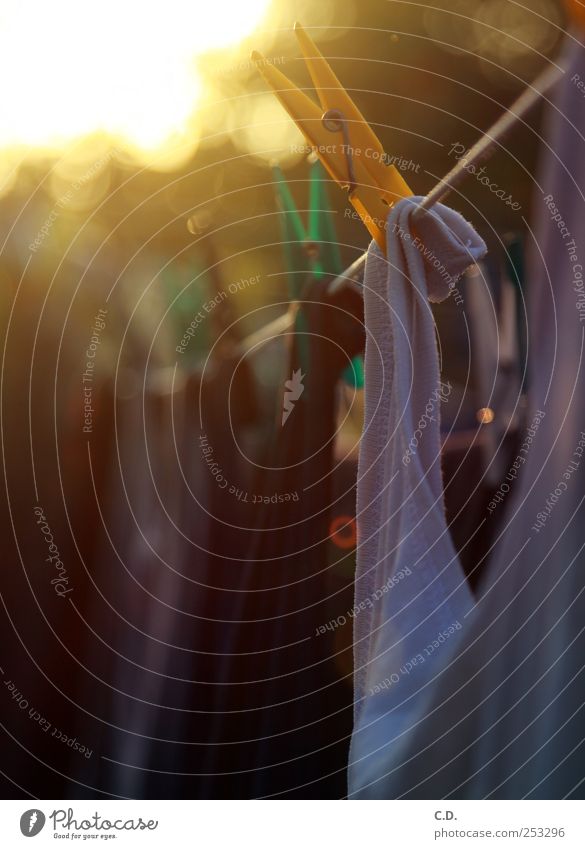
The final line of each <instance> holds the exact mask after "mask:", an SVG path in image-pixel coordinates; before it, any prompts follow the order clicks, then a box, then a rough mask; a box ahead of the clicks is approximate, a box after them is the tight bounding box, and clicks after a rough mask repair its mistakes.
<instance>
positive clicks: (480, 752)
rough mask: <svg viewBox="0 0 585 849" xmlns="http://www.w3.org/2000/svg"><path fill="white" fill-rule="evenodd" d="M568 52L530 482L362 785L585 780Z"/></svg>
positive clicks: (545, 258) (579, 111) (534, 256)
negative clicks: (453, 634) (458, 624)
mask: <svg viewBox="0 0 585 849" xmlns="http://www.w3.org/2000/svg"><path fill="white" fill-rule="evenodd" d="M564 59H566V60H568V61H567V62H566V63H565V62H563V63H562V65H563V67H566V68H567V72H566V74H565V76H564V80H563V82H562V83H560V84H559V87H558V88H557V89H556V90H555V93H554V104H553V106H552V108H551V110H550V115H549V119H548V125H547V126H546V128H545V131H544V137H545V139H546V142H545V145H546V147H545V150H546V155H545V161H544V164H543V167H542V169H541V170H542V173H541V174H540V175H539V178H538V180H537V181H536V186H537V189H536V192H535V210H536V214H537V223H536V227H535V233H534V242H533V245H532V251H531V260H530V281H531V298H530V301H529V329H530V339H531V340H534V343H533V344H530V346H529V373H530V395H529V400H530V407H529V413H528V416H527V423H528V427H527V428H526V429H525V431H524V434H523V436H522V438H521V445H520V448H519V450H518V457H517V461H515V464H514V465H513V466H512V467H511V468H510V471H509V473H508V475H509V476H510V479H511V478H512V477H514V476H515V475H516V474H519V479H518V487H517V489H516V491H515V494H514V496H510V500H509V503H508V504H507V505H506V506H504V505H503V504H501V503H500V502H501V499H500V502H498V509H506V508H507V515H506V526H505V528H504V531H503V533H502V534H501V535H500V540H499V545H498V548H497V551H496V553H495V555H494V558H493V562H492V563H491V564H490V568H489V570H488V574H487V576H486V580H485V582H484V584H483V585H482V587H481V588H480V589H481V595H480V599H479V601H478V602H477V604H476V606H475V607H474V609H473V611H472V613H471V614H470V615H469V617H468V619H467V625H466V628H465V630H464V631H463V630H461V631H460V632H459V637H458V638H456V639H453V641H452V642H451V643H450V646H449V647H448V648H446V649H444V650H442V652H441V657H440V668H438V669H437V670H436V671H435V673H436V674H435V680H434V682H433V686H432V687H428V688H427V692H426V693H425V694H423V693H421V694H420V700H419V703H418V704H417V710H416V712H414V713H413V714H412V717H411V722H410V723H409V727H407V728H404V729H401V734H399V735H395V734H394V733H389V734H387V735H386V737H385V739H383V738H382V736H381V735H379V737H378V740H377V745H375V746H374V745H373V741H372V742H370V745H369V747H368V748H366V747H364V746H361V747H360V752H359V754H360V757H361V758H363V761H362V764H369V766H367V767H365V768H364V766H363V765H362V764H360V763H357V762H354V764H353V765H352V772H353V775H354V776H359V779H360V780H359V783H358V782H355V783H354V786H353V793H354V795H360V796H366V795H369V796H375V797H384V798H405V797H408V798H448V797H452V798H472V799H478V798H501V799H524V798H529V799H551V798H554V799H558V798H572V799H576V798H583V794H584V792H585V768H584V765H583V754H582V746H581V741H582V738H583V710H584V707H583V706H584V704H585V681H584V678H583V657H584V655H585V629H584V627H583V623H584V622H585V573H584V570H583V568H582V567H583V521H582V515H583V502H584V500H585V476H584V475H583V472H582V466H583V462H584V460H583V457H584V456H585V431H584V417H583V398H584V397H585V375H584V370H583V358H582V352H583V322H582V318H581V315H582V306H581V305H582V303H585V295H584V294H583V284H582V276H581V275H582V271H581V269H580V267H578V266H580V265H581V264H582V262H583V258H582V253H583V244H584V238H583V235H584V234H583V215H582V207H583V198H582V193H581V190H580V189H579V186H582V185H583V182H584V181H585V155H584V154H585V143H584V141H583V139H584V137H585V112H584V110H583V108H582V103H581V99H580V96H579V94H578V93H576V92H575V87H574V84H573V80H574V79H582V78H584V77H585V50H584V49H583V47H582V46H581V45H579V44H578V43H577V42H573V43H572V45H571V46H570V48H569V50H568V51H567V53H566V55H565V57H564ZM551 204H552V205H553V206H551ZM553 207H554V208H553ZM557 214H560V217H558V218H556V219H555V216H556V215H557ZM559 221H562V230H561V227H560V226H559V223H558V222H559ZM518 469H519V470H520V471H519V472H518ZM508 475H507V476H506V479H508ZM503 483H505V481H504V482H503ZM504 491H505V490H504ZM488 521H489V519H488Z"/></svg>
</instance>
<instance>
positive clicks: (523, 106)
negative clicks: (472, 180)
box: [329, 64, 565, 294]
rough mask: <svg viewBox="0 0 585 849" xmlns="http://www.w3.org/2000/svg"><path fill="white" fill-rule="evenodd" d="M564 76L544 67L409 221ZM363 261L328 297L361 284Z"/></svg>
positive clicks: (452, 184) (486, 156)
mask: <svg viewBox="0 0 585 849" xmlns="http://www.w3.org/2000/svg"><path fill="white" fill-rule="evenodd" d="M564 74H565V69H564V68H563V67H561V66H560V65H555V64H553V65H550V66H548V67H547V68H545V70H544V71H542V72H541V73H540V74H539V76H538V77H537V78H536V79H535V80H534V82H533V83H532V84H531V85H530V86H529V87H528V88H527V89H526V90H525V91H523V92H522V94H521V95H520V96H519V97H518V98H517V100H515V101H514V103H513V104H512V105H511V106H510V107H509V108H508V109H507V110H506V112H504V114H503V115H500V117H499V118H498V119H497V121H496V122H495V123H494V124H492V126H491V127H490V129H489V130H487V131H486V132H485V133H484V134H483V135H482V136H481V138H480V139H478V141H477V142H476V143H475V144H474V145H473V147H472V148H470V150H469V151H468V153H467V155H466V156H463V157H462V158H461V159H459V160H458V162H457V164H456V165H455V166H454V167H453V168H452V169H451V170H450V171H449V173H448V174H446V175H445V176H444V177H443V178H442V179H441V180H440V181H439V182H438V183H437V184H436V186H434V188H432V189H431V191H430V192H429V193H428V194H427V196H426V197H425V198H424V200H422V201H421V203H420V204H419V206H418V208H417V209H416V210H415V211H414V213H413V218H415V219H416V217H418V216H419V215H421V213H423V212H424V211H426V210H428V209H431V208H432V207H433V206H434V205H435V204H436V203H439V202H440V201H442V200H444V198H446V197H447V195H448V194H449V193H450V192H451V191H453V189H455V188H457V186H459V185H460V184H461V183H462V182H463V180H464V179H465V177H466V175H467V174H468V173H469V169H470V166H472V165H477V164H478V163H479V162H485V161H486V160H488V159H489V158H490V157H491V156H492V154H493V153H495V150H496V146H498V147H499V146H501V143H502V141H503V140H504V138H505V137H506V136H507V135H508V133H509V132H510V130H512V129H513V128H514V127H515V126H516V124H518V122H519V121H521V120H522V119H523V118H524V116H525V115H526V114H527V113H528V112H529V111H530V110H531V109H532V107H533V106H535V105H536V104H537V103H538V101H539V99H540V98H541V97H544V96H545V95H546V94H547V92H549V91H550V89H551V88H552V87H553V86H554V85H555V83H557V82H558V81H559V80H560V79H561V78H562V77H563V76H564ZM365 262H366V254H365V253H363V254H362V255H361V256H359V257H358V258H357V259H356V260H355V261H354V262H352V264H351V265H350V266H349V267H348V268H346V270H345V271H344V272H343V273H342V274H340V275H339V277H336V278H335V280H332V281H331V284H330V286H329V294H334V293H335V292H337V291H338V290H339V289H341V288H342V287H344V286H346V285H347V284H348V282H350V281H352V282H361V279H362V276H363V270H364V265H365Z"/></svg>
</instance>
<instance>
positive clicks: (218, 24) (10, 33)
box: [0, 0, 270, 150]
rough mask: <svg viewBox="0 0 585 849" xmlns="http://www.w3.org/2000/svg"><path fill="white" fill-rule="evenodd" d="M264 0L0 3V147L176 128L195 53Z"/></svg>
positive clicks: (245, 31)
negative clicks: (1, 5) (98, 134)
mask: <svg viewBox="0 0 585 849" xmlns="http://www.w3.org/2000/svg"><path fill="white" fill-rule="evenodd" d="M269 4H270V0H215V2H214V0H192V2H184V0H165V2H164V3H157V4H148V3H143V4H140V5H139V4H134V3H128V2H124V0H122V2H121V1H120V0H102V2H101V3H99V4H96V5H93V6H92V5H88V4H86V3H80V2H79V0H53V2H50V3H39V2H38V0H36V2H35V0H12V2H5V3H4V4H3V8H2V10H1V11H0V77H1V79H2V80H3V82H2V87H1V89H0V116H1V118H0V147H2V148H7V147H11V146H13V145H28V146H34V147H56V146H59V145H61V144H64V143H67V142H69V141H71V140H74V139H76V138H78V137H80V136H84V135H86V134H89V133H93V132H95V131H100V130H103V131H106V132H108V133H111V134H113V135H115V136H118V137H121V138H122V139H123V140H124V141H126V142H128V143H129V144H131V145H134V146H136V147H138V148H140V149H142V150H156V149H158V148H161V147H162V146H164V144H165V142H167V141H168V140H169V139H170V138H172V137H173V136H176V135H177V134H179V135H181V134H184V133H185V131H186V130H187V125H188V121H189V118H190V117H191V115H192V114H193V111H194V109H195V107H196V104H197V101H198V98H199V96H200V93H201V83H200V80H199V76H198V74H197V69H196V64H195V60H196V57H197V56H200V55H201V54H203V53H205V52H206V51H209V50H213V49H217V48H224V47H229V46H231V45H234V44H237V43H238V42H239V41H241V40H242V39H243V38H245V37H246V36H247V35H249V34H250V33H251V32H252V31H253V29H254V28H255V27H256V26H257V25H258V24H259V23H260V22H261V20H262V18H263V16H264V14H265V12H266V10H267V8H268V6H269Z"/></svg>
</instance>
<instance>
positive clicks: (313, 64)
mask: <svg viewBox="0 0 585 849" xmlns="http://www.w3.org/2000/svg"><path fill="white" fill-rule="evenodd" d="M295 34H296V36H297V39H298V41H299V44H300V46H301V50H302V52H303V55H304V57H305V62H306V64H307V67H308V69H309V73H310V75H311V79H312V80H313V85H314V86H315V90H316V92H317V95H318V97H319V101H320V103H321V108H319V106H317V104H316V103H314V102H313V101H312V100H311V99H310V98H309V97H307V95H306V94H305V93H304V92H302V91H301V90H300V89H298V88H297V87H296V86H295V85H294V83H292V82H291V81H290V80H289V79H288V77H286V76H285V75H284V74H283V73H282V72H281V71H279V70H277V68H275V67H274V66H273V65H271V64H270V63H269V62H268V61H267V60H266V59H264V57H263V56H262V54H261V53H258V51H256V50H255V51H254V52H253V53H252V60H253V62H254V63H255V65H256V67H257V68H258V70H259V71H260V73H261V74H262V76H263V77H264V79H265V80H266V82H267V83H268V85H269V86H270V87H271V88H272V90H273V91H274V93H275V94H276V96H277V97H278V99H279V100H280V102H281V103H282V105H283V106H284V108H285V109H286V111H287V112H288V114H289V115H290V116H291V118H292V119H293V121H294V122H295V124H296V125H297V126H298V127H299V129H300V130H301V132H302V133H303V135H304V136H305V138H306V139H307V140H308V142H309V144H310V145H311V146H312V148H313V149H314V151H315V153H316V154H317V156H318V157H319V159H320V160H321V162H322V163H323V165H324V166H325V168H326V169H327V171H328V172H329V173H330V174H331V176H332V177H333V179H334V180H336V181H337V182H338V183H340V184H341V185H342V186H347V187H348V189H349V200H350V201H351V203H352V204H353V206H354V208H355V209H356V211H357V212H358V214H359V216H360V218H361V219H362V221H363V222H364V224H365V226H366V227H367V229H368V231H369V232H370V234H371V236H372V237H373V238H374V239H375V240H376V242H377V243H378V245H379V246H380V248H381V250H382V251H384V253H385V252H386V234H385V226H386V216H387V215H388V208H389V207H390V206H392V205H393V204H394V203H396V201H398V200H400V199H401V198H404V197H409V196H410V195H412V191H411V190H410V188H409V187H408V184H407V183H406V182H405V180H404V179H403V178H402V176H401V175H400V173H399V171H398V170H397V169H396V168H395V167H394V165H389V164H388V161H387V157H386V154H385V152H384V148H383V147H382V144H381V142H380V140H379V139H378V137H377V135H376V134H375V133H374V131H373V130H372V128H371V127H370V125H369V124H368V123H367V122H366V120H365V118H364V117H363V115H362V114H361V112H360V111H359V109H358V108H357V106H356V105H355V103H354V102H353V100H352V99H351V97H350V96H349V94H348V93H347V91H346V90H345V89H344V88H343V86H342V85H341V83H340V82H339V80H338V79H337V77H336V76H335V74H334V73H333V71H332V69H331V67H330V65H329V63H328V62H327V60H326V59H325V58H324V57H323V56H322V55H321V53H320V52H319V50H318V49H317V47H316V46H315V44H314V43H313V41H312V39H311V38H309V36H308V35H307V33H306V32H305V31H304V29H303V28H302V27H301V25H300V24H298V23H297V24H295Z"/></svg>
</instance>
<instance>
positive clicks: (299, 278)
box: [273, 159, 364, 389]
mask: <svg viewBox="0 0 585 849" xmlns="http://www.w3.org/2000/svg"><path fill="white" fill-rule="evenodd" d="M273 175H274V182H275V184H276V189H277V195H278V200H279V203H280V207H281V209H282V212H283V215H282V216H281V222H282V224H281V227H282V236H283V244H284V251H285V257H286V262H287V268H288V289H289V294H290V297H291V299H293V300H301V299H302V292H303V289H304V286H305V284H306V281H307V279H309V277H315V278H317V279H318V278H320V277H322V276H323V274H330V275H333V276H337V275H338V274H340V273H341V272H342V271H343V262H342V258H341V252H340V250H339V245H338V243H337V237H336V233H335V226H334V223H333V213H332V211H331V207H330V205H329V197H328V194H327V189H326V183H325V171H324V169H323V167H322V165H321V164H320V162H319V160H317V159H315V160H314V161H313V162H311V165H310V173H309V220H308V231H307V230H306V229H305V227H304V225H303V222H302V219H301V216H300V214H299V211H298V209H297V207H296V205H295V202H294V200H293V197H292V194H291V192H290V189H289V187H288V185H287V183H286V180H285V178H284V175H283V173H282V171H281V169H280V168H279V167H278V166H275V167H274V168H273ZM295 326H296V329H297V330H298V331H300V334H301V335H300V336H299V355H300V360H301V370H302V371H303V373H306V372H307V370H308V367H309V361H308V359H309V354H308V340H307V338H306V337H303V335H302V334H303V332H304V333H306V332H307V329H308V328H307V325H306V320H305V317H304V315H303V311H302V309H300V310H299V311H298V313H297V318H296V324H295ZM343 379H344V380H345V382H346V383H348V384H349V385H350V386H352V387H355V388H358V389H361V388H362V387H363V385H364V368H363V358H362V357H361V356H357V357H354V358H353V360H352V362H351V363H350V364H349V365H348V366H347V368H346V369H344V371H343Z"/></svg>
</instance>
